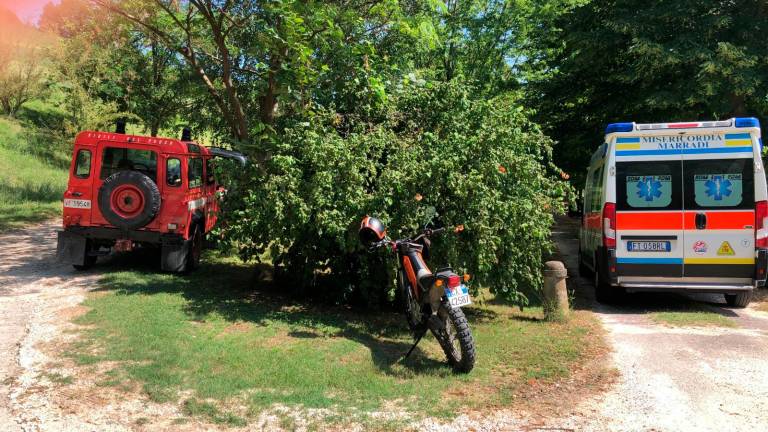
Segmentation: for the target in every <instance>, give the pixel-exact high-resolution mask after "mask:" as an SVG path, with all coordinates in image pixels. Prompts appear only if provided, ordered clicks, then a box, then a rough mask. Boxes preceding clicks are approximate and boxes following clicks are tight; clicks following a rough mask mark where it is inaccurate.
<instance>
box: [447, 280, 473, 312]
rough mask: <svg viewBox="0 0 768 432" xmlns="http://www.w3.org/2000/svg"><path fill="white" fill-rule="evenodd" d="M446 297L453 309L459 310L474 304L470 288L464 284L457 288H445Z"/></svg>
mask: <svg viewBox="0 0 768 432" xmlns="http://www.w3.org/2000/svg"><path fill="white" fill-rule="evenodd" d="M445 297H447V298H448V304H450V305H451V307H455V308H457V307H462V306H466V305H468V304H472V299H471V298H470V296H469V288H467V286H466V285H464V284H461V285H459V286H457V287H456V288H445Z"/></svg>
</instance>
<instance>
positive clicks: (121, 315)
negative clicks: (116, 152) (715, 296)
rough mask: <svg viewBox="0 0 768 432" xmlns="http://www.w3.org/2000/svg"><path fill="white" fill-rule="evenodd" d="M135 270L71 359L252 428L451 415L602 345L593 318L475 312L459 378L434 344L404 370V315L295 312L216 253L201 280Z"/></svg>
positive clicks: (491, 309) (121, 274)
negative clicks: (261, 423) (398, 413)
mask: <svg viewBox="0 0 768 432" xmlns="http://www.w3.org/2000/svg"><path fill="white" fill-rule="evenodd" d="M129 261H135V260H131V259H129ZM124 265H125V266H126V267H123V266H124ZM129 265H131V266H134V268H135V263H133V262H132V263H129V264H120V263H118V264H114V265H113V266H115V268H113V269H112V270H113V272H112V273H109V274H108V275H107V276H105V277H104V278H103V279H102V280H101V286H102V291H101V292H99V293H98V294H94V295H92V296H91V297H89V298H88V299H87V300H86V302H85V305H86V306H88V307H89V308H90V311H89V312H88V313H87V314H86V315H84V316H82V317H80V318H78V319H77V322H78V323H79V324H82V325H83V326H84V327H83V330H82V331H83V334H82V338H81V339H80V341H79V342H77V343H76V344H74V345H72V346H71V347H70V348H69V351H68V353H67V355H68V356H69V357H71V358H72V359H74V360H75V362H76V363H79V364H82V365H92V364H95V363H99V362H106V361H109V362H115V364H117V365H119V366H117V367H116V368H115V369H113V370H112V371H110V372H109V373H108V375H107V376H105V377H104V380H103V382H104V383H105V385H111V386H116V387H119V386H121V385H123V386H125V388H131V385H127V383H130V384H136V385H137V386H138V388H141V389H142V391H143V392H144V393H145V394H146V395H147V396H148V397H149V398H150V399H151V400H154V401H157V402H172V403H178V404H181V406H182V411H184V412H186V413H187V414H188V415H190V416H201V417H204V418H207V419H208V420H209V421H211V422H214V423H223V424H229V425H240V424H243V423H244V422H248V421H249V420H252V419H254V418H255V417H256V416H258V415H259V413H261V412H263V411H264V410H267V409H269V408H270V407H273V406H274V405H275V404H281V405H284V406H289V407H290V406H292V407H298V408H299V409H301V408H329V409H330V410H331V412H333V413H334V414H333V415H330V416H329V417H328V418H327V419H326V420H325V421H330V422H339V421H341V422H343V421H349V419H350V418H355V419H357V420H356V421H358V420H359V421H361V422H363V423H364V422H365V421H366V420H365V419H366V413H370V412H373V411H376V410H381V409H385V408H386V409H393V408H394V409H402V410H405V411H407V412H410V413H411V414H414V415H416V416H423V415H431V416H439V417H451V416H452V415H453V414H454V412H455V410H457V409H459V408H477V409H482V408H488V407H497V406H501V405H509V404H510V403H511V402H513V401H514V398H515V397H516V396H515V395H520V394H525V393H526V391H530V390H531V388H532V387H531V386H536V385H538V386H539V387H540V385H541V384H545V383H552V382H556V381H559V380H562V379H564V378H566V377H568V376H569V374H570V372H569V370H570V367H571V366H572V365H574V364H576V363H581V362H582V361H583V360H584V359H585V358H586V357H589V356H590V355H593V353H595V352H597V351H599V350H595V349H594V347H595V346H597V345H601V344H602V343H603V342H602V338H601V336H600V334H599V330H596V329H597V328H599V325H598V324H596V321H595V319H594V318H593V317H592V316H591V315H590V314H588V313H582V314H577V316H579V317H580V318H578V319H574V320H571V321H570V322H569V323H548V322H544V321H543V320H541V319H540V317H541V311H540V310H536V309H532V310H527V311H526V313H521V312H520V311H519V310H518V309H517V308H513V307H510V306H505V305H498V304H494V305H486V306H484V307H483V308H478V307H475V308H469V309H467V312H468V315H469V317H470V322H471V326H472V330H473V333H474V335H475V340H476V344H477V347H478V348H477V349H478V361H477V365H476V368H475V370H474V371H472V373H471V374H469V375H456V374H454V373H453V372H452V370H451V369H450V368H449V367H448V366H447V364H446V363H445V362H444V355H443V354H442V351H441V350H440V348H439V346H438V345H437V343H436V342H435V341H434V338H433V337H432V336H431V335H430V336H428V337H425V339H424V340H423V341H422V343H421V344H420V345H419V347H418V348H417V349H416V351H415V352H414V354H412V356H411V357H410V358H409V359H408V360H407V361H405V362H401V361H399V360H400V358H401V356H402V355H403V354H404V353H405V352H406V351H407V350H408V349H409V348H410V345H411V338H410V336H409V334H408V333H407V331H406V328H405V325H404V322H403V321H404V320H403V319H401V317H400V315H398V314H395V313H392V312H390V313H380V314H379V313H377V314H371V313H363V312H355V311H352V310H349V309H347V308H343V307H325V306H317V305H313V304H306V303H301V302H297V301H294V300H291V299H288V298H286V297H283V296H280V295H278V294H276V293H274V292H270V291H269V290H265V289H258V288H264V287H258V288H257V287H255V286H254V285H255V283H254V279H255V277H254V274H255V273H254V269H253V268H252V267H248V266H244V265H243V264H241V263H239V262H237V261H234V260H231V259H223V258H216V257H209V258H208V261H207V263H206V264H204V265H203V267H202V268H201V269H200V270H199V271H197V272H196V273H194V274H193V275H190V276H176V275H170V274H158V273H155V272H152V271H150V270H145V271H142V270H128V269H127V268H128V267H127V266H129ZM181 392H184V393H183V394H184V396H183V398H182V396H180V394H181ZM190 395H192V397H190ZM182 399H183V400H182ZM321 421H322V420H321Z"/></svg>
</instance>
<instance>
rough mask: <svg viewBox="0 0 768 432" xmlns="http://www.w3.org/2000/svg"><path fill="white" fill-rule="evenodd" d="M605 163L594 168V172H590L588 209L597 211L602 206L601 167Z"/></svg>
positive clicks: (600, 209)
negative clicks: (590, 187)
mask: <svg viewBox="0 0 768 432" xmlns="http://www.w3.org/2000/svg"><path fill="white" fill-rule="evenodd" d="M604 167H605V165H603V166H601V167H600V168H597V169H595V172H594V173H592V201H591V204H590V211H593V212H599V211H602V209H603V208H602V207H603V203H602V200H603V168H604Z"/></svg>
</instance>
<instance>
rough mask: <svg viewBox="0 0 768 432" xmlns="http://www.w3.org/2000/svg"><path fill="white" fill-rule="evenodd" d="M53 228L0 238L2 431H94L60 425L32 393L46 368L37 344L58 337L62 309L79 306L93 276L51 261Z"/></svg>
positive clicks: (43, 400)
mask: <svg viewBox="0 0 768 432" xmlns="http://www.w3.org/2000/svg"><path fill="white" fill-rule="evenodd" d="M57 229H58V224H57V223H55V222H47V223H43V224H40V225H36V226H34V227H30V228H27V229H22V230H15V231H12V232H10V233H6V234H1V235H0V430H2V431H35V430H40V429H45V430H71V429H74V428H79V429H91V430H93V429H94V425H93V424H91V425H90V426H87V425H86V424H82V425H76V424H74V423H72V422H64V421H63V419H62V418H58V417H57V416H56V415H55V413H54V411H53V410H52V409H49V408H52V407H49V404H50V401H48V400H47V399H46V398H45V397H42V395H39V394H36V392H35V391H34V390H35V386H36V385H37V382H38V381H39V379H40V375H41V374H43V373H44V369H43V368H44V367H45V361H44V359H43V358H42V354H41V353H40V352H39V351H38V350H37V348H36V346H37V344H38V343H40V342H43V341H48V340H50V339H51V338H52V337H53V336H54V335H57V334H58V332H57V321H59V320H60V317H61V313H62V311H64V310H66V309H67V308H71V307H75V306H76V305H78V304H79V303H80V302H82V300H83V298H84V295H85V293H86V291H87V289H88V288H89V287H90V286H92V284H93V283H94V282H95V277H96V275H95V273H78V272H75V271H74V269H72V267H70V266H64V265H60V264H57V263H56V262H55V259H54V258H55V252H56V250H55V249H56V230H57ZM79 426H82V427H79Z"/></svg>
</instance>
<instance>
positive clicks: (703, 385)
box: [554, 217, 768, 431]
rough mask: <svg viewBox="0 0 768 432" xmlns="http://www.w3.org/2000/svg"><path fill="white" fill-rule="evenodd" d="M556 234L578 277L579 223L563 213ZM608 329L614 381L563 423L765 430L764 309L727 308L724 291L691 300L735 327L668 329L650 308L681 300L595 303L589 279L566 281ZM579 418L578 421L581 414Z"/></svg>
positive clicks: (767, 351)
mask: <svg viewBox="0 0 768 432" xmlns="http://www.w3.org/2000/svg"><path fill="white" fill-rule="evenodd" d="M557 226H558V228H557V230H556V232H555V233H554V236H555V241H556V242H557V244H558V248H559V250H560V253H561V255H562V256H563V259H564V260H565V261H566V265H567V266H568V268H569V272H570V273H571V274H573V275H574V276H575V273H576V269H577V255H578V239H577V233H578V220H576V219H570V218H565V217H564V218H560V219H559V220H558V224H557ZM570 283H571V285H572V286H574V287H575V288H576V290H577V295H578V296H582V297H584V298H586V300H585V301H584V304H585V307H590V308H592V309H593V310H594V311H595V313H597V314H598V316H599V317H600V318H601V320H602V321H603V323H604V325H605V327H606V329H607V330H608V334H609V339H610V342H611V344H612V345H613V348H614V353H613V361H614V364H615V367H616V368H617V369H618V371H619V372H620V378H619V382H618V384H617V385H616V386H615V387H614V388H613V389H612V390H611V391H610V392H609V393H607V394H605V395H603V396H602V397H600V398H599V399H598V400H594V401H589V402H587V403H585V404H584V406H583V407H580V412H578V413H575V414H574V415H575V417H577V418H574V419H570V421H568V422H567V423H571V424H572V425H574V426H576V427H575V429H577V430H608V431H765V430H768V314H767V313H764V312H758V311H755V310H754V309H752V308H747V309H730V308H727V307H725V301H724V299H723V298H722V296H716V295H697V296H691V298H693V299H695V300H697V301H700V302H702V304H704V305H705V306H706V307H707V308H709V309H711V310H712V311H714V312H718V313H721V314H723V315H725V316H727V317H730V318H731V319H732V320H734V321H735V323H736V327H735V328H671V327H668V326H665V325H661V324H657V323H654V322H652V321H651V320H650V319H649V318H648V316H647V313H648V312H649V311H654V310H659V309H663V308H666V307H668V305H669V304H671V305H672V308H674V304H675V303H676V302H677V303H680V300H681V299H680V298H679V296H675V295H670V294H667V295H661V294H634V295H631V296H630V297H629V300H628V301H627V305H626V306H621V307H606V306H601V305H598V304H596V303H595V302H594V300H593V298H594V297H593V290H592V286H591V283H589V282H588V281H586V280H583V279H580V278H577V277H574V278H572V279H571V280H570ZM578 417H582V418H578Z"/></svg>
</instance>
